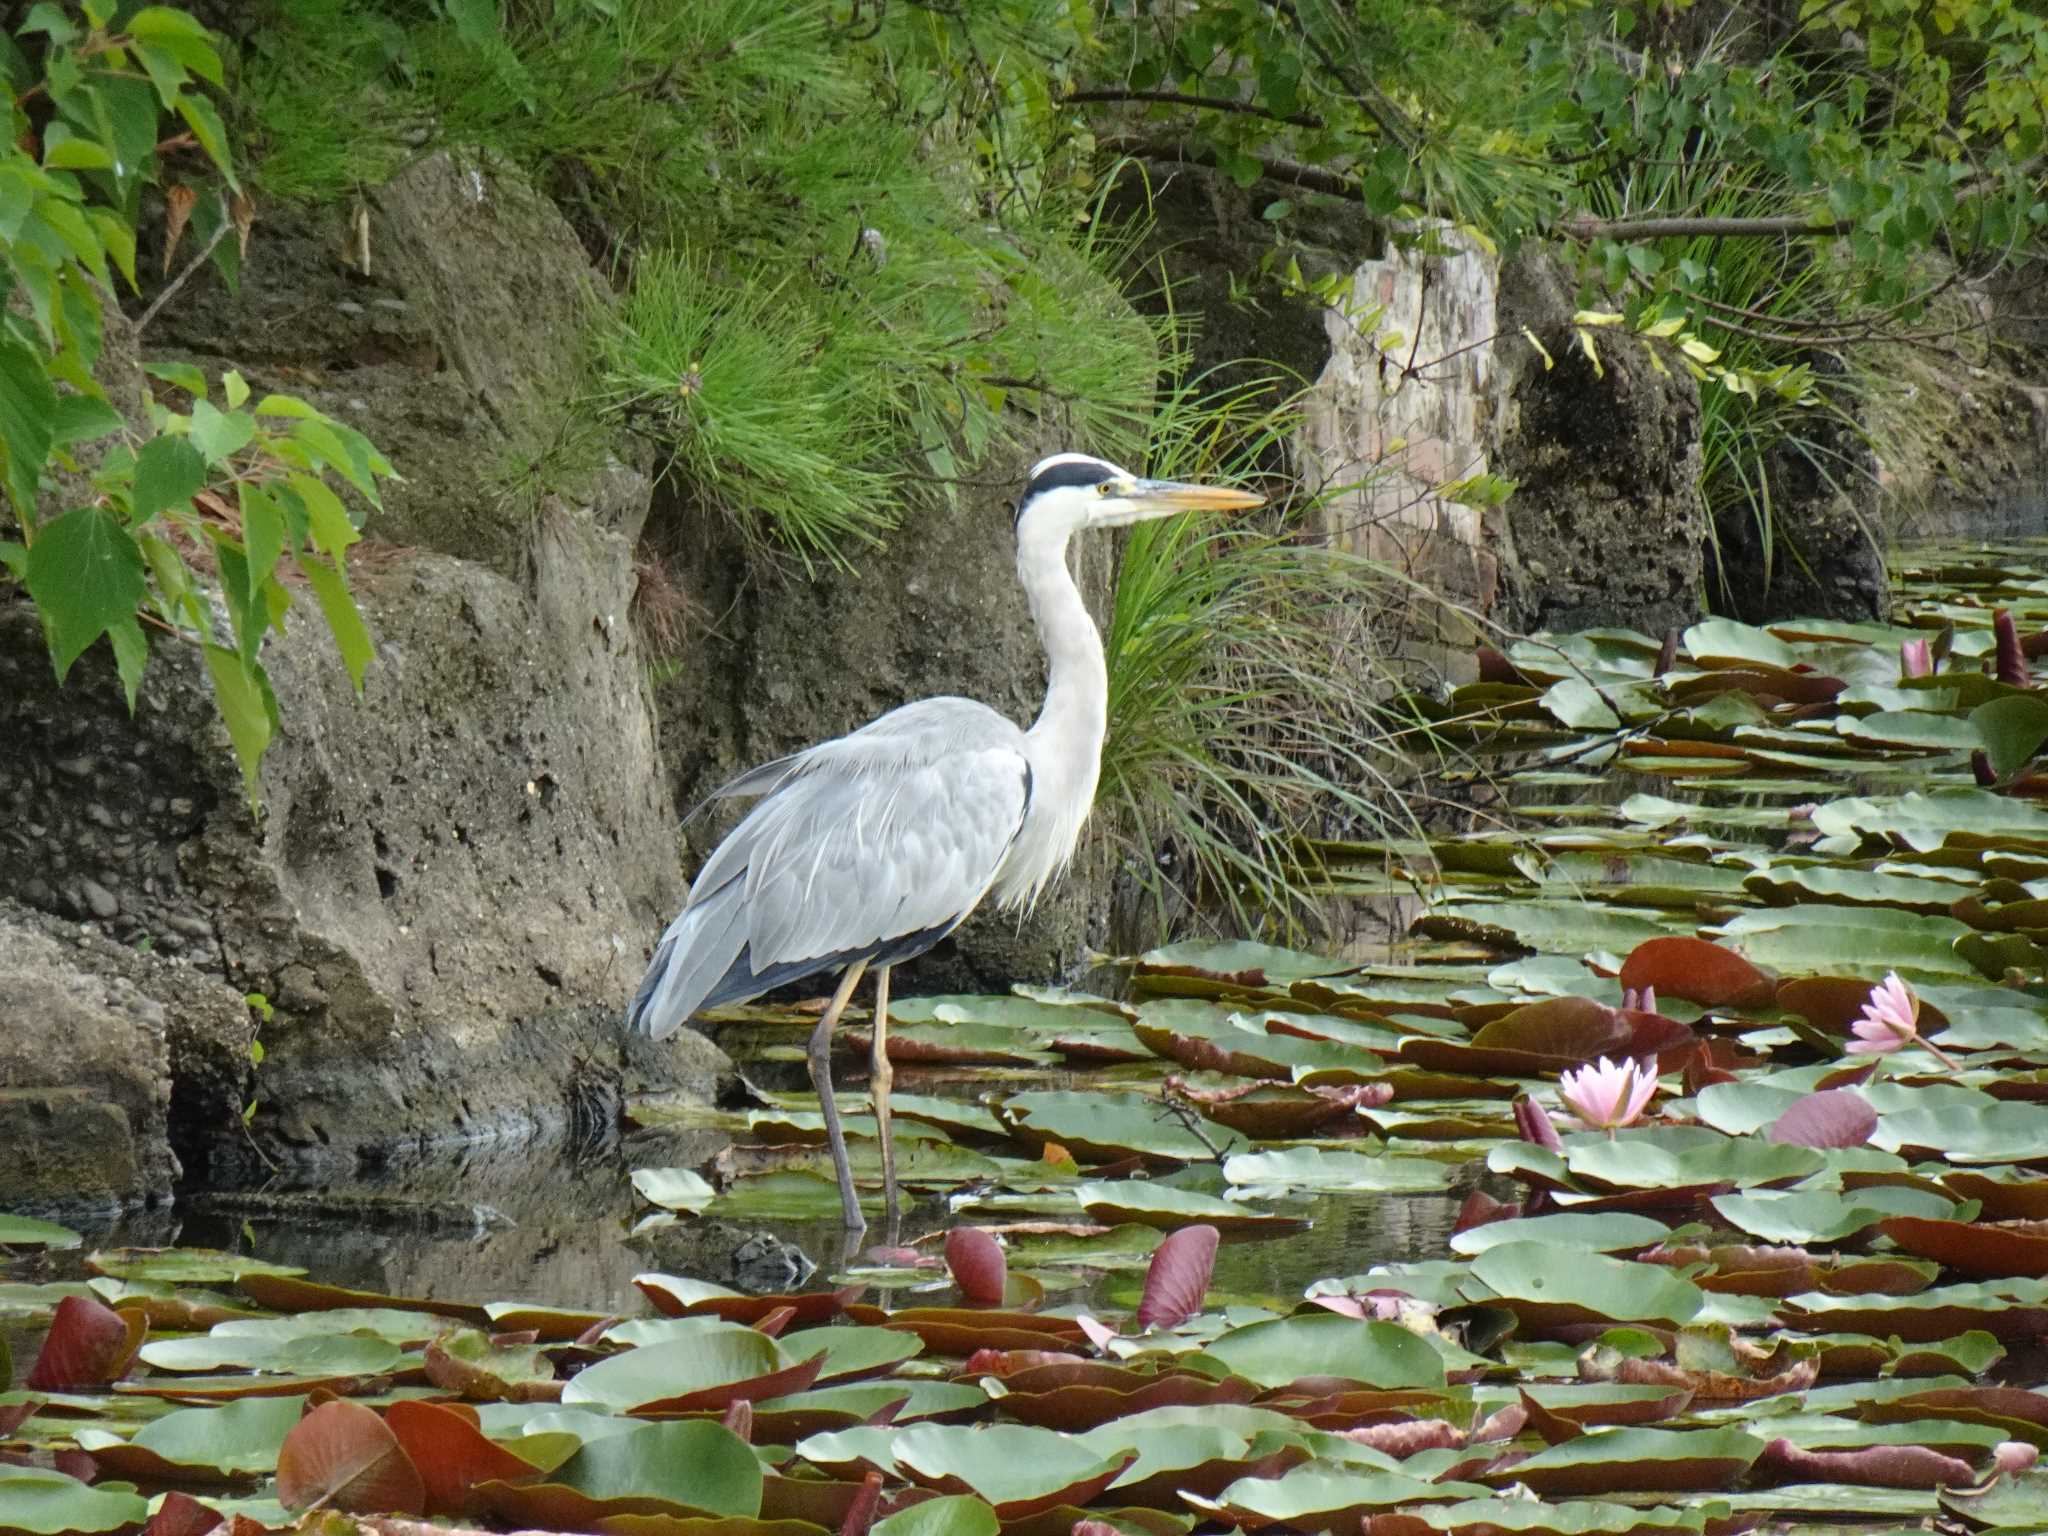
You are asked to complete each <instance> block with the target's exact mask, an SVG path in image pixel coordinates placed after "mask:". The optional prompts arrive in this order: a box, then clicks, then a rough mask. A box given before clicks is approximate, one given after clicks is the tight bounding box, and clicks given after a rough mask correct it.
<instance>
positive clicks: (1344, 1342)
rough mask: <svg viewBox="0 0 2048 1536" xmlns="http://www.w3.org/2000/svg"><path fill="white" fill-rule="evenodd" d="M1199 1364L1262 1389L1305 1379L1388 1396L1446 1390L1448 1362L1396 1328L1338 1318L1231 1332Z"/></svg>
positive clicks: (1290, 1320)
mask: <svg viewBox="0 0 2048 1536" xmlns="http://www.w3.org/2000/svg"><path fill="white" fill-rule="evenodd" d="M1195 1363H1196V1364H1197V1365H1198V1366H1200V1367H1202V1368H1204V1369H1208V1370H1211V1371H1213V1372H1215V1373H1216V1374H1218V1375H1234V1376H1241V1377H1243V1378H1244V1379H1245V1380H1246V1381H1250V1382H1254V1383H1256V1384H1257V1385H1259V1386H1262V1387H1284V1386H1286V1385H1288V1384H1289V1383H1290V1382H1294V1381H1299V1380H1302V1379H1304V1378H1308V1377H1336V1378H1338V1379H1340V1380H1343V1381H1351V1382H1357V1383H1358V1384H1360V1385H1361V1386H1367V1387H1380V1388H1390V1389H1392V1388H1402V1389H1405V1388H1418V1387H1419V1388H1430V1387H1441V1386H1442V1385H1443V1384H1444V1364H1443V1357H1442V1356H1440V1355H1439V1354H1438V1353H1437V1352H1436V1351H1435V1350H1434V1349H1432V1348H1431V1347H1430V1345H1429V1344H1428V1343H1427V1342H1426V1341H1425V1340H1423V1339H1421V1338H1419V1337H1417V1336H1416V1335H1415V1334H1413V1333H1410V1332H1409V1331H1408V1330H1407V1329H1405V1328H1402V1327H1400V1326H1399V1325H1398V1324H1394V1323H1382V1322H1364V1323H1361V1322H1359V1321H1357V1320H1356V1319H1353V1318H1348V1317H1340V1316H1338V1315H1337V1314H1336V1313H1334V1312H1308V1313H1302V1314H1300V1315H1298V1316H1295V1317H1282V1318H1274V1319H1272V1320H1270V1321H1267V1322H1260V1323H1251V1324H1248V1325H1246V1326H1245V1327H1242V1328H1233V1329H1231V1330H1230V1331H1229V1332H1227V1333H1224V1334H1221V1335H1219V1336H1218V1337H1217V1338H1215V1339H1213V1340H1211V1341H1210V1343H1209V1346H1208V1348H1207V1349H1205V1350H1203V1351H1202V1353H1201V1354H1199V1355H1197V1356H1196V1357H1195Z"/></svg>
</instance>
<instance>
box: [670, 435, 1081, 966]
mask: <svg viewBox="0 0 2048 1536" xmlns="http://www.w3.org/2000/svg"><path fill="white" fill-rule="evenodd" d="M1066 446H1069V445H1067V444H1064V443H1056V442H1053V441H1051V440H1050V439H1049V438H1045V437H1043V436H1041V437H1039V438H1037V439H1036V440H1034V441H1030V442H1027V443H1024V444H1022V445H1019V446H1016V447H1012V448H1009V449H1005V450H1000V451H996V452H994V453H992V454H991V455H990V459H989V462H988V463H986V464H984V465H983V466H981V467H980V469H979V470H978V471H977V473H976V476H975V483H974V484H971V485H963V486H961V487H960V489H959V498H958V504H957V505H955V506H948V505H946V504H945V503H944V502H943V501H941V500H939V499H938V498H936V497H934V498H932V499H930V500H928V501H920V502H917V503H914V504H912V505H909V506H907V507H906V508H905V512H904V517H903V522H902V524H901V526H900V527H898V528H897V529H896V531H895V532H894V533H892V534H891V535H890V538H889V546H888V548H887V549H886V550H883V551H877V552H873V553H868V554H864V555H863V556H861V572H860V574H859V575H858V576H856V577H852V578H849V577H847V576H846V575H844V574H843V573H838V572H830V573H820V574H818V575H816V576H805V575H804V574H803V573H802V572H801V571H799V570H794V569H787V568H775V567H772V566H769V565H767V564H765V563H764V562H762V561H761V560H760V559H759V558H758V557H750V556H749V555H748V554H747V553H746V551H745V550H744V549H742V548H741V547H740V546H739V544H738V543H737V541H736V540H735V539H734V538H733V537H732V536H731V534H730V531H729V530H728V529H726V528H725V527H724V526H722V525H721V524H720V523H718V522H716V521H712V520H710V519H711V518H712V517H715V514H711V515H709V516H707V514H705V513H704V512H702V511H700V510H699V509H696V508H693V507H689V506H686V505H682V504H679V503H675V502H672V501H667V500H666V499H658V501H657V508H656V515H655V518H654V519H653V520H651V521H650V524H649V530H648V537H647V545H646V553H647V555H648V557H649V558H653V559H658V560H659V561H660V562H661V564H662V566H663V567H664V568H665V571H666V573H667V579H668V580H669V581H670V582H671V583H672V584H673V585H674V586H675V587H676V588H677V589H678V590H679V591H680V593H681V595H682V598H683V600H684V601H686V602H687V603H688V604H689V606H690V609H691V612H692V615H693V622H691V623H689V624H688V625H687V639H686V641H685V649H684V650H683V652H682V654H681V655H680V656H678V657H676V658H675V659H674V660H673V661H672V662H671V663H669V664H667V665H665V666H664V667H662V668H661V669H660V671H661V678H662V680H661V681H660V682H659V683H658V684H657V687H656V699H657V702H658V704H659V707H660V715H661V747H662V757H663V759H664V762H665V764H666V767H667V771H668V775H669V784H670V786H671V789H672V792H673V794H674V797H675V802H676V804H677V805H678V806H679V807H681V808H683V809H685V810H687V809H689V808H691V807H694V806H696V805H697V804H698V802H700V801H701V800H703V798H704V797H705V796H706V795H708V794H709V793H710V792H711V791H712V790H714V789H716V788H717V787H718V786H719V785H720V784H722V783H724V782H725V781H726V780H727V779H730V778H732V777H734V776H735V775H737V774H738V773H740V772H741V771H743V770H745V769H747V768H750V767H752V766H754V765H755V764H757V763H763V762H767V761H769V760H770V759H773V758H776V757H780V756H782V755H784V754H785V753H789V752H793V751H796V750H798V749H799V748H802V747H805V746H808V745H810V744H811V743H812V742H814V741H820V740H824V739H827V738H829V737H833V736H838V735H842V734H844V733H845V732H847V731H851V730H855V729H858V728H859V727H860V726H863V725H865V724H867V722H868V721H870V720H872V719H874V718H875V717H876V716H878V715H881V714H884V713H886V712H887V711H889V710H891V709H894V708H896V707H897V706H898V705H901V704H907V703H909V702H911V701H912V700H914V699H920V698H926V697H930V696H933V695H938V694H959V695H963V696H965V697H968V698H974V699H979V700H981V701H982V702H983V703H985V704H988V705H990V706H992V707H993V708H995V709H997V710H1000V711H1001V712H1002V713H1004V714H1006V715H1008V716H1009V717H1010V718H1011V719H1013V720H1015V721H1017V722H1018V723H1019V724H1020V725H1029V724H1030V723H1031V721H1032V719H1033V718H1034V717H1035V716H1036V714H1037V712H1038V706H1039V703H1040V701H1041V699H1042V698H1043V695H1044V680H1045V660H1044V653H1043V652H1042V651H1041V650H1040V649H1039V645H1038V638H1037V634H1036V631H1035V630H1034V629H1033V627H1032V623H1031V615H1030V611H1029V609H1028V608H1027V607H1026V605H1025V602H1024V595H1023V592H1022V590H1021V589H1020V588H1019V587H1018V585H1017V575H1016V542H1015V538H1014V535H1013V523H1014V514H1015V509H1016V495H1017V492H1018V490H1019V489H1021V488H1022V486H1023V483H1024V477H1025V473H1026V471H1027V470H1028V469H1029V468H1030V466H1031V464H1032V463H1033V462H1034V461H1035V460H1036V459H1037V458H1039V457H1040V456H1042V455H1043V454H1045V453H1049V452H1053V451H1055V450H1056V449H1058V448H1063V447H1066ZM1083 446H1085V445H1083ZM1113 555H1114V546H1113V544H1112V541H1111V540H1110V539H1109V538H1108V537H1106V536H1102V535H1095V536H1091V537H1086V538H1082V539H1079V540H1077V541H1076V542H1075V545H1074V548H1073V551H1072V552H1071V556H1070V558H1071V559H1073V561H1074V562H1075V570H1076V573H1077V576H1078V578H1079V580H1080V582H1081V587H1082V590H1083V592H1084V593H1086V594H1087V596H1088V600H1089V606H1090V607H1091V608H1092V609H1093V610H1094V612H1095V614H1096V618H1097V622H1098V624H1099V623H1101V622H1102V621H1103V620H1104V619H1106V617H1107V615H1108V608H1109V592H1110V576H1111V571H1112V567H1113ZM748 804H749V802H744V801H736V802H729V803H728V802H715V803H713V804H712V805H709V806H707V807H705V809H704V811H703V812H702V814H700V815H698V816H697V817H696V818H695V819H694V820H692V821H691V822H690V823H689V825H688V827H687V829H686V831H687V835H688V839H689V846H688V855H687V860H686V862H687V864H688V866H689V867H690V868H691V869H695V868H696V867H697V866H698V865H699V864H701V863H702V862H703V860H704V858H705V856H706V855H708V854H709V853H710V851H711V849H712V848H713V847H715V846H716V844H717V842H718V840H719V838H721V837H723V836H724V835H725V833H727V832H728V831H730V830H731V829H732V827H733V826H734V824H735V823H736V822H737V821H738V819H739V818H740V817H741V816H742V815H744V814H745V812H746V808H747V805H748ZM1103 863H1104V860H1103V858H1102V856H1101V855H1100V854H1099V853H1097V854H1093V855H1091V854H1089V853H1087V852H1086V851H1085V845H1084V854H1083V856H1082V858H1080V859H1078V860H1077V861H1076V865H1075V867H1074V868H1073V869H1071V870H1069V871H1068V873H1067V875H1066V876H1065V878H1064V879H1062V880H1061V881H1060V882H1058V883H1057V884H1056V885H1055V886H1054V887H1053V888H1052V889H1051V890H1050V891H1048V892H1047V894H1046V895H1045V897H1044V899H1042V900H1041V901H1040V902H1039V904H1038V905H1037V906H1036V907H1035V908H1034V909H1033V910H1032V911H1031V912H1030V913H1028V914H1024V915H1021V916H1020V915H1019V914H1016V913H999V912H996V911H994V910H992V909H991V910H987V911H984V912H982V913H980V914H978V915H977V916H976V917H975V918H973V919H972V920H970V921H969V923H968V924H967V925H966V926H964V927H963V928H961V929H960V930H959V931H958V932H957V933H955V934H954V935H953V936H952V937H951V938H949V939H947V940H945V941H944V942H943V943H942V944H940V946H939V947H938V948H937V949H935V950H933V951H932V953H931V954H930V955H928V956H926V957H925V958H924V959H923V960H920V961H916V962H913V963H912V964H910V965H907V966H905V967H904V968H903V970H902V971H901V972H900V973H899V981H898V984H897V990H898V991H899V992H906V993H907V992H913V991H925V992H928V991H934V990H941V989H951V988H956V987H959V988H973V987H984V988H985V987H998V988H1006V987H1008V985H1009V984H1010V983H1011V982H1013V981H1023V980H1049V979H1052V978H1054V977H1057V976H1059V975H1061V974H1063V973H1065V972H1067V971H1068V970H1070V969H1072V968H1073V967H1074V966H1075V964H1077V963H1078V962H1079V961H1080V960H1081V959H1082V957H1083V955H1084V952H1085V950H1086V948H1087V946H1088V945H1089V944H1090V943H1092V942H1099V941H1100V939H1101V933H1102V929H1101V924H1102V921H1103V916H1104V897H1103V890H1104V886H1105V881H1104V879H1103V871H1102V865H1103ZM663 921H664V922H665V921H666V918H664V919H663ZM656 932H658V928H650V929H649V930H648V932H647V937H648V939H650V940H651V939H652V938H653V937H654V935H655V934H656ZM635 954H636V955H637V954H638V951H637V950H636V951H635ZM811 985H815V984H811Z"/></svg>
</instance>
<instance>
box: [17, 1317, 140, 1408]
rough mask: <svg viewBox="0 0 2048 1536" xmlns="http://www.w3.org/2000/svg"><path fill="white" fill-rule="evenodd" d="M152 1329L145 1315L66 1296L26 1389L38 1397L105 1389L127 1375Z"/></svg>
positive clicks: (32, 1367)
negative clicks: (68, 1390) (51, 1393)
mask: <svg viewBox="0 0 2048 1536" xmlns="http://www.w3.org/2000/svg"><path fill="white" fill-rule="evenodd" d="M148 1328H149V1325H148V1323H147V1322H146V1321H145V1319H144V1318H143V1315H142V1313H141V1312H140V1311H128V1312H117V1311H115V1310H114V1309H113V1308H112V1307H109V1306H106V1305H105V1304H104V1303H102V1302H100V1301H99V1300H98V1299H97V1298H95V1297H92V1296H66V1297H65V1298H64V1299H63V1300H62V1301H60V1302H58V1303H57V1311H56V1315H55V1316H54V1317H53V1318H52V1319H51V1321H50V1331H49V1333H48V1334H47V1335H46V1336H45V1337H44V1339H43V1346H42V1348H41V1349H40V1350H38V1351H37V1352H36V1360H35V1364H34V1365H32V1366H30V1367H29V1372H28V1378H27V1381H26V1383H25V1385H26V1386H27V1387H28V1388H29V1389H30V1390H31V1391H34V1392H55V1391H61V1390H64V1389H67V1388H69V1389H72V1390H77V1389H79V1388H90V1387H103V1386H105V1385H107V1383H109V1382H113V1381H119V1380H120V1379H121V1378H122V1377H123V1376H125V1375H127V1373H128V1367H129V1366H130V1365H132V1364H133V1363H134V1361H135V1355H136V1351H137V1350H138V1349H139V1348H140V1347H141V1345H142V1340H143V1336H144V1334H146V1333H147V1332H148Z"/></svg>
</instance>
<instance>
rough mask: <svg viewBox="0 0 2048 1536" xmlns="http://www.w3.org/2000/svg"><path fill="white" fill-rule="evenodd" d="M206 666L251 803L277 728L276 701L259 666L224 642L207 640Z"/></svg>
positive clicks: (253, 800)
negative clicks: (257, 778)
mask: <svg viewBox="0 0 2048 1536" xmlns="http://www.w3.org/2000/svg"><path fill="white" fill-rule="evenodd" d="M205 652H206V670H207V672H208V673H209V674H210V675H211V676H212V678H213V696H214V700H215V702H216V703H217V704H218V705H219V707H220V717H221V721H222V723H223V724H225V725H226V726H227V728H228V740H229V741H230V742H232V743H233V744H234V748H235V760H236V761H237V762H238V763H240V764H241V767H242V784H243V786H244V787H245V788H246V789H247V790H248V793H249V801H250V804H252V805H253V804H254V803H255V801H256V775H257V772H258V770H259V769H261V768H262V766H263V754H264V752H265V751H266V750H267V749H268V748H269V746H270V738H271V736H272V734H273V732H274V730H275V716H276V708H277V706H276V704H275V703H274V702H272V701H271V698H270V685H269V682H268V680H267V679H265V678H264V676H263V669H262V668H261V667H260V666H257V665H255V664H254V663H250V664H248V665H246V666H245V665H244V664H243V661H242V658H241V657H240V656H238V655H236V654H235V652H233V651H231V650H228V649H227V648H226V647H225V646H219V645H214V644H212V643H211V642H207V643H206V645H205Z"/></svg>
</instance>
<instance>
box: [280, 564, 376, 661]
mask: <svg viewBox="0 0 2048 1536" xmlns="http://www.w3.org/2000/svg"><path fill="white" fill-rule="evenodd" d="M299 570H300V571H301V572H303V573H304V575H305V578H306V584H307V585H308V586H310V587H311V588H312V589H313V595H314V596H315V597H316V598H318V599H319V601H320V612H321V613H322V614H323V615H325V617H326V619H327V628H328V629H329V631H331V632H332V634H333V635H334V644H335V648H336V649H337V650H339V651H340V652H341V664H342V665H343V666H345V667H347V668H348V675H349V681H350V682H352V683H354V684H355V687H356V692H357V693H361V692H362V691H363V673H364V671H365V670H366V669H367V668H368V667H369V665H370V661H371V658H372V657H374V656H375V655H376V654H377V645H376V642H375V641H374V640H372V639H371V638H370V631H369V627H368V626H367V625H366V624H364V623H363V613H362V610H361V609H360V608H358V607H357V606H356V600H355V597H354V595H353V594H352V593H351V592H350V591H349V589H348V577H347V576H346V575H344V574H343V573H342V570H341V567H340V566H339V565H329V564H328V563H327V562H326V561H324V560H316V559H312V558H310V557H307V556H300V557H299Z"/></svg>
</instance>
